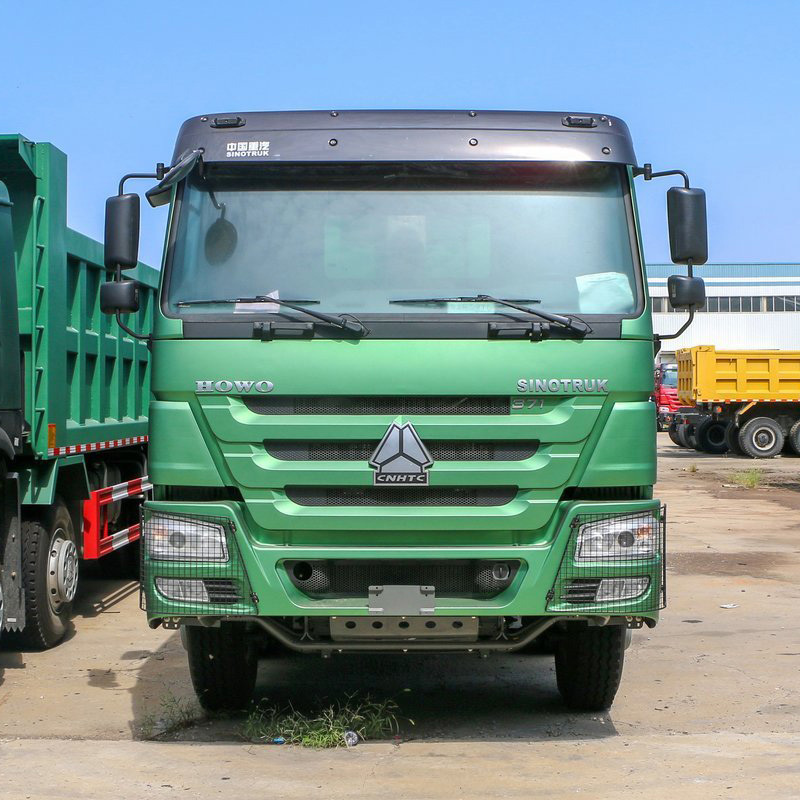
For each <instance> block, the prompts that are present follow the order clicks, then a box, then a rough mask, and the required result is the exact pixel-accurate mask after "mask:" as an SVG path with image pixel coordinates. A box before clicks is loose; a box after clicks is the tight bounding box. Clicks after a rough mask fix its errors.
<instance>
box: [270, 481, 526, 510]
mask: <svg viewBox="0 0 800 800" xmlns="http://www.w3.org/2000/svg"><path fill="white" fill-rule="evenodd" d="M516 494H517V487H516V486H480V487H460V486H419V487H411V486H404V487H383V486H287V487H286V496H287V497H288V498H289V500H291V501H292V502H293V503H297V505H300V506H504V505H506V503H510V502H511V501H512V500H513V499H514V497H515V496H516Z"/></svg>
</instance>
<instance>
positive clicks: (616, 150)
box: [173, 111, 636, 166]
mask: <svg viewBox="0 0 800 800" xmlns="http://www.w3.org/2000/svg"><path fill="white" fill-rule="evenodd" d="M200 148H202V150H203V161H205V162H218V163H219V162H227V163H229V164H233V163H240V164H247V163H250V162H260V163H268V162H272V163H275V162H347V161H353V162H369V161H386V162H398V161H594V162H606V163H616V164H627V165H631V166H635V165H636V156H635V155H634V151H633V144H632V142H631V137H630V133H629V131H628V126H627V125H626V124H625V123H624V122H623V121H622V120H621V119H619V118H618V117H613V116H610V115H608V114H595V113H577V112H556V111H256V112H233V113H230V112H228V113H216V114H204V115H202V116H198V117H192V118H190V119H188V120H186V122H184V124H183V126H182V127H181V129H180V132H179V134H178V140H177V142H176V146H175V156H174V160H173V163H175V162H177V160H178V159H179V157H180V156H182V155H184V154H186V153H187V152H189V151H191V150H196V149H200Z"/></svg>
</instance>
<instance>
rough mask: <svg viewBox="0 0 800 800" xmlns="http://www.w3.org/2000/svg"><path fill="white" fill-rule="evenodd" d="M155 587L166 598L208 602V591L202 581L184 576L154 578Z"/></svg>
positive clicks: (189, 601) (186, 601) (187, 601)
mask: <svg viewBox="0 0 800 800" xmlns="http://www.w3.org/2000/svg"><path fill="white" fill-rule="evenodd" d="M156 589H158V591H159V592H161V594H163V595H164V597H166V598H167V599H168V600H178V601H180V602H182V603H208V602H210V600H209V597H208V592H207V591H206V587H205V584H204V583H203V581H193V580H187V579H186V578H156Z"/></svg>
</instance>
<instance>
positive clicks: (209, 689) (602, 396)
mask: <svg viewBox="0 0 800 800" xmlns="http://www.w3.org/2000/svg"><path fill="white" fill-rule="evenodd" d="M172 161H173V163H172V167H171V168H170V169H169V170H168V171H166V173H165V174H164V173H163V171H162V172H161V173H160V175H161V180H160V181H159V182H158V183H157V185H156V186H154V187H153V188H152V189H150V190H149V191H148V193H147V194H148V199H150V201H151V203H153V204H162V203H169V204H170V218H169V229H168V235H167V245H166V250H165V257H164V264H163V271H162V282H161V287H160V295H159V303H158V309H157V312H156V315H155V316H156V318H155V320H154V332H153V336H152V339H151V348H152V365H153V374H152V391H153V400H152V403H151V406H150V424H151V448H150V476H151V480H152V483H153V485H154V494H153V498H152V500H151V501H148V502H147V503H146V505H145V510H144V521H143V535H144V541H145V547H144V559H143V575H142V580H143V596H144V602H145V607H146V612H147V617H148V620H149V622H150V624H151V625H153V626H156V625H164V626H167V627H174V628H181V630H182V635H183V640H184V643H185V645H186V647H187V650H188V656H189V666H190V671H191V674H192V679H193V681H194V685H195V688H196V690H197V693H198V696H199V698H200V701H201V703H203V705H204V706H206V707H207V708H226V707H227V708H231V707H232V708H241V707H243V706H244V705H246V703H247V702H248V701H249V698H250V696H251V694H252V691H253V687H254V683H255V668H256V653H257V652H259V650H263V646H264V644H265V643H269V644H271V645H273V646H283V647H287V648H290V649H292V650H295V651H299V652H306V653H317V654H319V653H322V654H323V655H326V656H327V655H331V654H339V653H347V652H363V651H369V652H387V651H389V652H403V653H413V652H419V651H424V652H452V653H468V652H469V653H481V654H487V653H492V652H509V651H521V652H528V651H530V650H531V649H532V648H533V647H534V646H535V644H536V643H537V641H538V640H540V638H541V637H543V636H545V635H548V636H549V637H550V640H551V641H552V642H553V646H554V647H555V653H556V656H555V658H556V662H555V663H556V671H557V678H558V687H559V689H560V691H561V693H562V696H563V697H564V700H565V702H566V703H567V704H568V705H570V706H571V707H575V708H594V709H598V708H606V707H608V705H609V704H610V703H611V701H612V700H613V697H614V694H615V693H616V690H617V686H618V684H619V678H620V674H621V669H622V662H623V658H624V651H625V647H626V643H627V641H628V639H629V630H630V629H632V628H637V627H641V626H642V625H647V626H649V627H652V626H654V625H655V624H656V622H657V621H658V615H659V610H660V609H661V608H662V607H663V606H664V601H665V591H666V586H665V559H664V542H665V536H664V530H665V524H666V519H665V513H664V509H663V507H662V504H661V502H660V501H659V499H658V498H657V497H655V496H654V494H653V484H654V483H655V480H656V447H655V435H654V430H655V407H654V405H653V403H652V402H650V397H651V394H652V390H653V371H652V364H653V355H654V347H653V330H652V322H651V310H650V306H649V303H648V297H647V292H646V289H645V280H644V270H643V257H642V251H641V244H640V235H639V227H638V220H637V212H636V202H635V193H634V178H635V177H636V176H637V175H638V174H641V173H642V170H641V169H640V168H639V167H637V166H636V165H637V161H636V158H635V156H634V152H633V146H632V143H631V138H630V135H629V132H628V128H627V127H626V125H625V123H624V122H623V121H622V120H620V119H618V118H616V117H612V116H607V115H602V114H580V115H578V114H568V113H551V112H547V113H542V112H474V111H473V112H467V111H464V112H460V111H453V112H418V111H377V112H367V111H354V112H347V111H343V112H338V111H332V112H323V111H320V112H261V113H236V114H224V115H220V114H217V115H213V114H212V115H203V116H199V117H194V118H192V119H190V120H188V121H187V122H186V123H185V124H184V125H183V127H182V128H181V131H180V133H179V135H178V141H177V144H176V147H175V155H174V157H173V159H172ZM645 177H648V176H647V175H645ZM670 191H671V192H672V191H679V192H684V191H686V192H688V193H690V194H691V193H695V192H698V191H699V190H694V189H688V188H687V189H685V190H683V189H681V190H670ZM701 194H702V193H701ZM132 197H133V196H132V195H120V196H118V197H116V198H112V199H110V200H109V204H110V205H109V207H108V208H109V215H110V216H109V217H108V218H107V219H108V220H110V222H108V227H107V263H108V261H109V258H110V260H111V263H113V262H114V261H116V262H117V264H118V265H121V267H123V268H124V266H125V265H126V264H128V263H132V259H133V260H135V253H133V252H127V251H126V246H127V245H126V242H128V241H130V240H131V239H132V238H135V236H134V234H133V233H132V232H133V231H134V228H135V227H138V216H137V214H135V213H133V212H132V211H130V210H129V209H128V210H126V208H127V207H129V206H131V203H132V200H131V198H132ZM682 197H684V199H685V197H689V195H686V196H682ZM696 197H697V196H696V195H694V194H691V198H690V199H691V202H694V200H695V199H696ZM675 202H676V204H677V205H678V206H680V208H681V209H682V211H683V212H685V213H684V217H686V216H687V213H688V212H687V206H685V205H684V204H683V203H684V201H683V199H681V198H679V199H678V200H676V201H675ZM703 210H704V207H703ZM689 216H691V215H690V214H689ZM685 221H686V220H684V222H685ZM676 225H677V227H676V231H677V232H676V246H678V247H680V246H681V244H680V242H681V240H680V230H678V228H680V224H679V223H676ZM692 235H694V236H695V237H696V236H697V230H696V229H695V230H694V233H693V234H692ZM703 235H704V230H703ZM109 236H110V237H111V240H112V244H111V255H110V256H109V250H108V248H109V239H108V237H109ZM692 257H694V256H692V255H690V256H689V259H691V258H692ZM678 258H685V254H683V255H680V254H679V256H678ZM680 263H687V261H686V260H683V261H681V262H680ZM689 263H691V261H689ZM677 277H678V276H676V278H677ZM692 280H694V281H697V280H699V279H692V278H679V280H678V281H677V283H676V287H677V288H675V287H673V288H674V289H675V291H674V299H675V302H676V303H679V304H680V303H684V307H688V305H687V304H688V303H690V302H694V299H693V298H692V297H691V296H690V295H691V294H692V292H691V286H694V284H691V286H689V284H685V283H681V281H690V282H691V281H692ZM687 286H688V287H689V289H687ZM109 291H111V290H109ZM114 291H118V292H121V293H123V294H124V282H123V283H121V284H117V285H115V286H114ZM687 291H688V293H687Z"/></svg>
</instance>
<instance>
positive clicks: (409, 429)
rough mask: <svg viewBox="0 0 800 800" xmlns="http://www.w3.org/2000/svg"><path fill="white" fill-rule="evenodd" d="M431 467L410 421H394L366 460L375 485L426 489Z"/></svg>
mask: <svg viewBox="0 0 800 800" xmlns="http://www.w3.org/2000/svg"><path fill="white" fill-rule="evenodd" d="M431 464H433V459H432V458H431V454H430V453H429V452H428V450H427V449H426V447H425V445H424V444H422V440H421V439H420V438H419V435H418V434H417V432H416V431H415V430H414V426H413V425H412V424H411V423H410V422H406V423H404V424H403V425H398V424H397V423H396V422H393V423H392V424H391V425H390V426H389V429H388V430H387V431H386V433H385V434H384V436H383V439H381V441H380V443H379V444H378V446H377V447H376V448H375V452H374V453H373V454H372V458H370V460H369V465H370V466H371V467H372V468H373V469H374V470H375V476H374V482H375V485H376V486H386V485H392V486H427V485H428V473H427V472H426V470H427V469H428V467H430V466H431Z"/></svg>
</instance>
